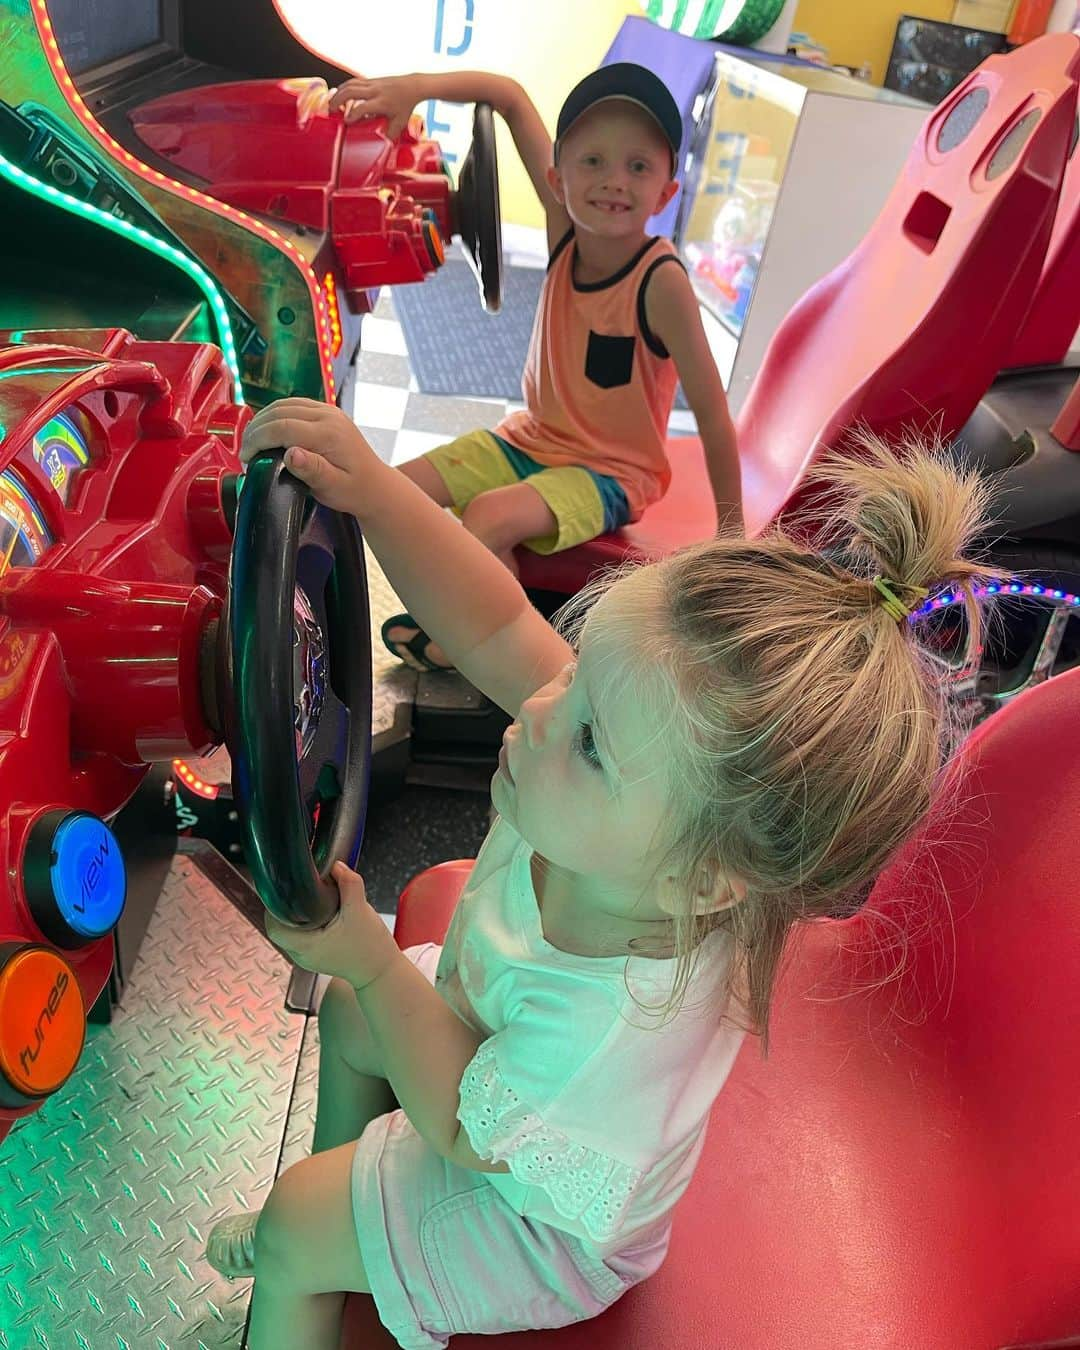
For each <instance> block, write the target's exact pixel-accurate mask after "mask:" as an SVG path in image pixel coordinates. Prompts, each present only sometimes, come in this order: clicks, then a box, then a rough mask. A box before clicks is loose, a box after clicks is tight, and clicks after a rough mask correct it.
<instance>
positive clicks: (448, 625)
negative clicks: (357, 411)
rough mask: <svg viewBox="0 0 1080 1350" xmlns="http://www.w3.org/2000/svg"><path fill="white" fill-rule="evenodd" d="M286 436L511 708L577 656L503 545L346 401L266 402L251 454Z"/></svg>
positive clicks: (311, 474)
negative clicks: (370, 437)
mask: <svg viewBox="0 0 1080 1350" xmlns="http://www.w3.org/2000/svg"><path fill="white" fill-rule="evenodd" d="M276 446H298V447H301V448H303V449H304V450H305V451H307V453H306V454H305V455H304V456H303V459H302V462H300V463H292V462H290V465H289V467H290V469H291V470H292V472H293V473H294V474H295V475H296V476H297V477H298V478H301V479H302V480H303V481H304V482H305V483H307V484H308V486H309V487H310V488H311V490H312V492H313V493H314V494H315V496H316V497H318V498H319V500H320V501H322V502H324V503H325V504H326V505H328V506H330V507H332V508H333V509H335V510H338V511H348V512H350V513H351V514H353V515H355V516H356V518H357V520H358V521H359V522H360V528H361V529H362V530H363V532H364V537H365V539H366V540H367V543H368V546H369V547H370V548H371V551H372V552H373V553H374V554H375V556H376V558H378V560H379V563H380V565H381V566H382V569H383V571H384V572H385V573H386V577H387V580H388V581H389V582H390V585H391V586H392V587H393V588H394V590H395V591H396V592H397V594H398V595H399V596H400V597H401V600H402V601H403V603H404V604H405V606H406V607H407V608H408V611H409V613H410V614H411V615H412V616H413V618H414V619H415V620H416V622H417V623H418V624H419V625H420V627H421V628H422V629H423V630H424V632H425V633H427V634H428V636H429V637H431V638H433V639H434V640H435V641H436V642H437V643H438V644H439V646H440V647H442V649H443V650H444V651H445V652H446V653H447V655H448V656H449V657H450V659H451V661H453V663H454V665H455V666H456V667H457V669H458V670H460V671H461V673H462V674H463V675H464V676H465V677H466V679H468V680H469V681H470V682H471V683H472V684H474V685H476V687H477V688H478V689H480V690H481V691H482V692H483V693H485V694H486V695H487V696H488V698H490V699H491V700H492V701H493V702H494V703H497V704H498V705H499V707H501V708H503V709H505V711H506V712H508V713H509V714H510V715H511V717H516V716H517V714H518V709H519V708H520V707H521V705H522V703H523V702H524V701H525V700H526V699H527V698H528V697H529V696H530V695H531V694H533V693H535V692H536V690H537V689H539V688H541V687H542V686H543V685H545V684H547V682H548V681H549V680H552V679H554V677H555V676H556V675H557V674H558V673H559V671H560V670H562V669H563V668H564V667H565V666H566V665H567V663H568V662H570V661H571V660H573V651H572V649H571V647H570V646H569V644H568V643H567V642H566V641H565V640H564V639H563V638H561V637H559V635H558V634H557V633H556V632H555V630H554V629H553V628H552V626H551V625H550V624H549V623H548V621H547V620H546V619H545V618H544V617H543V616H542V615H541V614H539V613H537V611H536V610H535V609H534V608H533V606H532V605H531V604H530V602H529V600H528V597H527V596H526V594H525V592H524V590H523V589H522V588H521V586H520V584H519V583H518V581H517V579H516V578H515V577H513V576H512V575H511V574H510V573H509V572H508V571H507V570H506V568H505V567H504V566H503V565H502V563H501V562H499V560H498V559H497V558H496V557H495V555H494V554H493V553H491V552H489V551H488V549H487V548H486V547H485V546H484V545H483V544H482V543H481V542H480V541H479V539H476V538H475V537H474V536H473V535H471V534H470V533H469V531H468V530H466V529H465V528H464V526H462V525H461V524H460V523H459V522H458V521H456V520H454V519H453V518H452V517H451V516H450V515H449V514H448V513H447V512H445V511H443V510H442V508H441V507H439V506H436V504H435V503H434V502H433V501H432V500H431V498H430V497H428V496H427V495H426V494H425V493H424V492H423V491H422V490H421V489H420V488H418V487H417V486H416V484H415V483H413V482H411V481H410V480H409V479H408V478H406V477H405V475H404V474H402V473H399V472H398V471H397V470H396V469H392V468H391V467H390V466H389V465H387V464H383V463H382V461H381V460H379V459H378V457H377V456H376V454H375V452H374V451H373V450H372V449H371V447H370V445H368V443H367V441H366V440H365V439H364V437H363V435H362V434H361V433H360V431H359V430H358V429H357V427H356V426H355V425H354V424H353V423H352V421H351V420H350V419H349V418H348V417H347V416H346V415H345V414H344V413H343V412H342V411H341V409H340V408H333V407H330V406H329V405H327V404H324V403H316V402H315V401H313V400H311V399H300V398H292V399H282V400H281V401H280V402H279V403H272V404H270V406H269V407H267V408H263V409H262V410H261V411H260V412H259V413H258V414H257V415H256V416H255V418H254V419H253V420H252V422H251V423H250V424H249V426H248V428H247V429H246V431H245V433H244V449H243V458H244V460H245V461H246V460H248V459H250V458H251V457H252V456H253V455H254V454H257V453H258V452H259V451H261V450H269V449H273V448H274V447H276Z"/></svg>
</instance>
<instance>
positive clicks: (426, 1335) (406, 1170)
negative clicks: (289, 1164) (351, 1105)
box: [352, 943, 668, 1350]
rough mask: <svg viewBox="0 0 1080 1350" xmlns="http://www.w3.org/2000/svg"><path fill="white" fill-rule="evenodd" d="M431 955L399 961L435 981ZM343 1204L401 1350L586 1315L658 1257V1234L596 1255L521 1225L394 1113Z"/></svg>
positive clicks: (420, 950) (429, 951)
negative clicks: (622, 1250) (628, 1249)
mask: <svg viewBox="0 0 1080 1350" xmlns="http://www.w3.org/2000/svg"><path fill="white" fill-rule="evenodd" d="M440 951H441V948H440V947H438V946H437V945H435V944H434V943H426V944H424V945H423V946H418V947H410V948H407V949H406V952H405V954H406V956H408V957H409V959H410V960H411V961H413V963H414V964H415V965H416V966H417V968H418V969H419V970H421V971H422V972H423V973H424V974H425V975H426V976H427V978H428V979H429V980H430V981H431V982H432V984H434V982H435V967H436V966H437V964H438V960H439V953H440ZM352 1202H353V1215H354V1217H355V1220H356V1231H357V1237H358V1239H359V1243H360V1254H361V1257H362V1258H363V1262H364V1270H365V1272H366V1273H367V1277H368V1283H369V1285H370V1286H371V1294H372V1297H373V1298H374V1300H375V1306H376V1308H377V1309H378V1313H379V1318H380V1320H381V1321H382V1323H383V1325H384V1326H385V1327H386V1329H387V1330H388V1331H389V1332H390V1334H391V1335H392V1336H393V1337H394V1338H395V1340H396V1341H397V1343H398V1345H399V1346H401V1347H402V1350H431V1347H438V1348H439V1350H442V1347H445V1346H446V1344H447V1341H448V1339H449V1338H450V1337H451V1336H453V1335H456V1334H458V1333H465V1332H474V1333H477V1334H486V1335H495V1334H497V1333H499V1332H503V1331H525V1330H531V1329H539V1328H544V1327H561V1326H567V1325H568V1324H569V1323H571V1322H580V1321H584V1320H585V1319H586V1318H589V1317H595V1316H596V1315H597V1313H601V1312H603V1311H604V1309H605V1308H607V1307H610V1305H611V1304H612V1303H614V1302H615V1301H616V1300H617V1299H619V1298H620V1297H621V1296H622V1295H623V1294H624V1293H625V1292H626V1290H627V1289H629V1288H630V1287H631V1286H632V1285H634V1284H637V1283H638V1282H639V1281H640V1280H642V1279H644V1278H645V1277H646V1276H647V1275H650V1274H652V1272H653V1271H654V1270H656V1268H657V1267H658V1266H659V1265H660V1264H661V1263H662V1261H663V1258H664V1255H665V1254H666V1251H667V1241H668V1234H667V1232H664V1233H662V1234H661V1235H659V1237H658V1238H657V1239H655V1240H654V1241H652V1242H651V1243H649V1244H646V1245H645V1247H644V1248H643V1247H642V1246H640V1245H638V1246H636V1247H635V1250H634V1252H633V1253H632V1254H631V1253H626V1254H625V1255H620V1256H618V1257H610V1256H609V1257H607V1258H606V1259H601V1257H599V1256H598V1255H596V1254H595V1253H594V1252H593V1251H592V1250H591V1249H590V1248H588V1247H587V1246H586V1245H585V1244H584V1243H583V1242H581V1241H580V1240H579V1239H578V1238H577V1237H574V1236H573V1235H571V1234H569V1233H564V1232H562V1231H561V1230H559V1229H557V1228H551V1227H549V1226H547V1225H545V1224H541V1223H536V1222H534V1221H533V1220H531V1219H524V1218H522V1217H521V1215H520V1214H518V1213H517V1212H516V1211H515V1210H513V1209H511V1207H510V1206H509V1204H508V1203H507V1202H506V1200H504V1199H503V1197H502V1195H501V1194H500V1193H499V1192H498V1191H497V1190H496V1189H495V1187H494V1186H492V1185H491V1184H490V1182H489V1181H488V1179H487V1174H486V1173H484V1172H473V1171H470V1170H468V1169H467V1168H462V1167H458V1166H456V1165H455V1164H454V1163H451V1162H449V1161H448V1160H447V1159H445V1158H443V1157H441V1156H440V1155H439V1154H438V1153H436V1152H435V1150H434V1149H432V1148H430V1147H429V1146H428V1145H427V1144H426V1143H425V1142H424V1141H423V1139H422V1138H421V1137H420V1135H419V1134H417V1132H416V1130H415V1129H413V1127H412V1125H411V1124H410V1123H409V1120H408V1118H407V1117H406V1115H405V1113H404V1112H403V1111H392V1112H390V1114H388V1115H385V1116H379V1117H378V1118H377V1119H375V1120H373V1121H372V1122H371V1123H370V1124H369V1125H368V1127H367V1129H366V1130H365V1131H364V1133H363V1135H362V1136H361V1137H360V1139H359V1141H358V1142H357V1145H356V1156H355V1159H354V1161H353V1169H352Z"/></svg>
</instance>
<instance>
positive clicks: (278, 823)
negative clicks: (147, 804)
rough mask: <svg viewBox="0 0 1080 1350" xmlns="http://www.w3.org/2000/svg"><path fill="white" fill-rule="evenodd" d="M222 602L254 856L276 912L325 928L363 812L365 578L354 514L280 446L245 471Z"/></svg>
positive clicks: (367, 756) (240, 783) (238, 795)
mask: <svg viewBox="0 0 1080 1350" xmlns="http://www.w3.org/2000/svg"><path fill="white" fill-rule="evenodd" d="M227 608H228V616H227V620H226V624H227V633H228V641H227V642H226V643H225V644H223V650H224V655H225V661H226V666H227V669H226V671H225V672H224V675H225V678H224V679H223V680H222V682H221V686H220V687H221V688H222V689H223V690H224V691H225V700H224V702H225V707H224V709H223V713H224V720H225V739H226V743H227V745H228V748H229V753H230V755H231V756H232V774H233V796H234V798H235V800H236V804H237V811H238V813H239V816H240V820H241V823H242V826H243V832H244V841H245V844H246V853H247V862H248V866H249V867H250V868H251V871H252V873H253V876H254V880H255V887H256V890H257V891H258V892H259V895H260V896H261V898H262V901H263V904H264V905H265V906H266V908H267V909H268V910H269V911H270V912H271V913H272V914H273V915H274V916H275V917H276V918H278V919H281V920H282V921H283V922H285V923H290V924H294V925H296V926H297V927H302V928H319V927H322V926H323V925H324V924H326V923H328V922H329V921H330V920H331V919H332V918H333V917H334V915H335V914H336V913H337V911H338V905H339V898H338V891H337V887H336V886H335V885H334V883H333V882H332V881H331V880H329V872H330V868H331V867H332V866H333V864H334V863H335V862H337V861H338V860H343V861H345V862H347V863H348V864H349V865H350V866H354V865H355V863H356V858H357V855H358V854H359V852H360V844H361V841H362V838H363V831H364V817H365V814H366V810H367V795H368V777H369V773H370V767H371V633H370V627H369V621H368V593H367V576H366V572H365V569H364V551H363V546H362V544H361V540H360V531H359V528H358V527H357V524H356V521H355V520H354V519H353V518H352V517H351V516H343V515H340V514H339V513H338V512H336V511H330V510H328V509H327V508H326V507H324V506H320V505H319V504H318V503H317V502H316V501H315V500H314V498H312V497H311V496H310V495H309V493H308V489H307V487H306V486H305V485H304V484H303V483H301V482H300V480H299V479H298V478H294V477H293V475H292V474H291V473H289V472H288V470H287V469H286V468H285V465H284V460H283V457H282V452H281V451H275V452H272V453H270V454H266V455H260V456H259V457H258V458H256V459H253V460H252V461H251V463H250V464H249V465H248V470H247V474H246V476H245V478H244V479H243V480H242V491H241V492H240V496H239V501H238V503H237V511H236V529H235V534H234V539H233V549H232V560H231V564H230V575H229V593H228V602H227Z"/></svg>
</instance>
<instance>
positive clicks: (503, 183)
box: [496, 0, 641, 227]
mask: <svg viewBox="0 0 1080 1350" xmlns="http://www.w3.org/2000/svg"><path fill="white" fill-rule="evenodd" d="M503 3H504V4H505V5H506V10H507V11H508V13H512V12H513V11H514V10H518V14H519V18H518V22H517V25H516V26H517V27H518V28H521V27H523V26H524V14H526V13H529V12H530V11H531V12H532V13H533V14H535V15H537V16H538V17H539V18H541V19H542V20H543V27H542V29H541V30H539V31H536V32H530V33H528V34H527V35H524V34H523V35H522V37H524V38H525V41H522V40H521V37H519V39H518V41H519V43H520V45H519V46H516V47H515V45H514V44H513V43H512V42H511V41H510V38H509V35H508V38H507V45H506V47H504V48H503V55H504V58H505V63H504V64H503V65H502V66H501V67H496V68H497V69H501V70H502V71H503V72H504V73H505V74H507V75H512V76H513V77H514V79H516V80H519V81H520V82H521V83H522V84H523V85H524V86H525V88H526V89H527V90H528V91H529V96H530V98H531V99H532V100H533V102H534V103H535V104H536V106H537V108H538V109H539V111H540V115H541V117H543V119H544V122H545V123H546V124H547V128H548V130H549V131H550V132H551V134H552V135H554V134H555V122H556V120H557V118H558V116H559V109H560V108H561V107H562V105H563V100H564V99H565V98H566V96H567V94H568V93H569V92H570V90H571V89H572V88H573V87H574V85H575V84H577V82H578V80H580V79H581V78H582V77H583V76H585V75H587V74H588V73H589V71H590V70H593V69H595V67H596V66H598V65H599V64H600V62H601V61H602V60H603V59H604V53H605V52H606V51H607V49H608V48H609V47H610V46H611V43H612V39H613V38H614V37H615V34H616V33H617V32H618V31H619V27H620V25H621V24H622V21H623V19H624V18H625V17H626V16H627V14H640V13H641V6H640V4H639V3H638V0H561V3H558V4H551V3H550V0H549V3H548V4H546V5H538V6H532V5H530V6H521V7H520V8H519V6H518V5H517V4H515V3H509V4H507V3H506V0H503ZM559 10H562V11H563V12H562V13H559V12H558V11H559ZM569 34H573V38H572V40H569V38H568V35H569ZM496 125H497V127H498V145H499V188H500V191H499V196H500V198H501V199H502V213H503V219H504V220H506V221H508V222H510V223H512V224H515V225H535V226H540V227H542V226H543V224H544V215H543V212H542V211H541V209H540V203H539V202H538V201H537V199H536V193H535V192H534V191H533V186H532V184H531V183H530V182H529V177H528V175H527V174H526V172H525V170H524V168H523V167H522V164H521V161H520V160H519V159H518V157H517V152H516V151H515V149H514V142H513V141H512V140H511V138H510V133H509V132H508V131H507V130H506V127H505V126H504V125H503V123H502V121H501V119H498V118H497V119H496Z"/></svg>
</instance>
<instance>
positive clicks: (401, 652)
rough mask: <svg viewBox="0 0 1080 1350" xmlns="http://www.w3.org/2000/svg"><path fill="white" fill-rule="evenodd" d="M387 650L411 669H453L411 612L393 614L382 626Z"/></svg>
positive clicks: (447, 658) (441, 650)
mask: <svg viewBox="0 0 1080 1350" xmlns="http://www.w3.org/2000/svg"><path fill="white" fill-rule="evenodd" d="M382 640H383V642H384V644H385V645H386V647H387V650H389V651H391V652H393V654H394V655H395V656H396V657H397V658H398V660H399V661H404V662H405V664H406V665H407V666H412V668H413V670H420V671H424V670H453V669H454V666H453V663H452V662H451V661H450V658H449V657H448V656H447V655H446V653H445V652H444V651H443V649H442V648H441V647H440V646H439V645H438V643H437V642H432V640H431V638H429V637H428V635H427V634H426V633H425V632H423V631H422V630H421V628H420V626H419V624H418V623H417V622H416V620H415V619H414V618H413V617H412V615H411V614H395V615H394V616H393V618H391V619H387V620H386V622H385V623H384V624H383V626H382Z"/></svg>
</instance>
